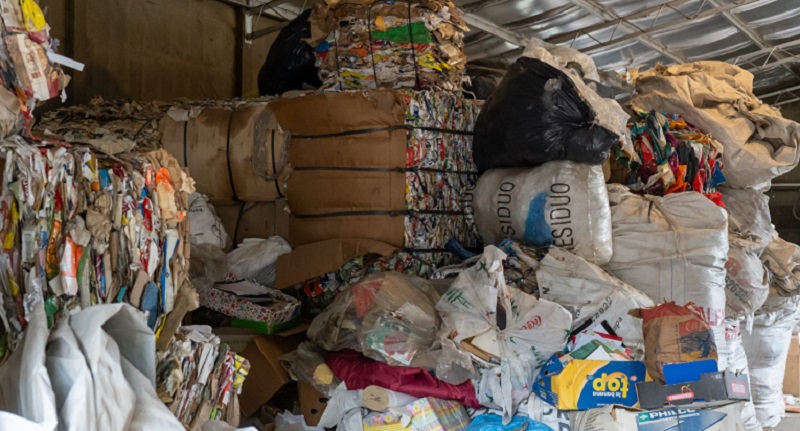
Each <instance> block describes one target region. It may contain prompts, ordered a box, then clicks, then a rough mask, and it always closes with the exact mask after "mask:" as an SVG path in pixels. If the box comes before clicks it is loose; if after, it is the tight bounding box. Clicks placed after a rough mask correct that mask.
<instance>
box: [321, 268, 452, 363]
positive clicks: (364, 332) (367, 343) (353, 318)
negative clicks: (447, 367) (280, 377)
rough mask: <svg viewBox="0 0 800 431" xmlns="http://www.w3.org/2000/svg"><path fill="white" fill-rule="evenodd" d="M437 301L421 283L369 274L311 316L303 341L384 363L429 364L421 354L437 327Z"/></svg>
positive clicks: (398, 276)
mask: <svg viewBox="0 0 800 431" xmlns="http://www.w3.org/2000/svg"><path fill="white" fill-rule="evenodd" d="M438 300H439V294H438V293H437V292H436V290H435V289H434V288H433V286H431V284H430V283H429V282H428V281H427V280H423V279H421V278H417V277H412V276H407V275H403V274H400V273H396V272H385V273H379V274H374V275H370V276H367V277H365V278H364V279H363V280H362V281H361V282H359V283H357V284H355V285H353V286H352V287H351V288H350V289H348V290H346V291H344V292H342V293H340V294H339V296H337V297H336V299H335V300H334V301H333V303H332V304H331V305H330V306H328V308H326V309H325V310H324V311H323V312H322V313H320V314H319V315H318V316H317V317H316V318H314V320H313V321H312V322H311V326H310V327H309V328H308V338H309V339H310V340H312V341H314V342H315V343H317V344H318V345H319V346H320V347H322V348H323V349H325V350H327V351H338V350H344V349H352V350H356V351H359V352H362V353H363V354H364V355H365V356H367V357H369V358H372V359H375V360H377V361H381V362H384V363H387V364H389V365H403V366H414V367H420V366H423V367H424V366H428V365H434V364H431V363H430V361H429V360H428V355H427V353H428V350H429V349H430V347H431V345H432V344H433V342H434V341H435V339H436V334H437V332H438V331H439V327H440V326H441V320H440V319H439V315H438V314H437V313H436V302H437V301H438ZM434 366H435V365H434Z"/></svg>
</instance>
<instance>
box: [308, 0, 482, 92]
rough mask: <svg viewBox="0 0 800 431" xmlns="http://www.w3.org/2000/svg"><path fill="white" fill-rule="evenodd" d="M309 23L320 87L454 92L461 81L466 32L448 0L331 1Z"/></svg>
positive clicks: (314, 12)
mask: <svg viewBox="0 0 800 431" xmlns="http://www.w3.org/2000/svg"><path fill="white" fill-rule="evenodd" d="M309 22H310V23H311V37H310V38H309V39H306V41H307V42H308V43H309V44H310V45H311V46H313V47H314V48H315V53H316V55H317V67H318V68H319V78H320V80H321V81H322V88H323V89H331V90H363V89H372V88H379V87H391V88H416V89H428V88H443V89H446V90H458V89H459V88H461V84H462V82H463V81H464V80H465V79H466V75H465V73H464V67H465V66H466V63H467V57H466V56H465V55H464V51H463V50H464V33H465V32H468V31H469V28H468V27H467V24H466V22H464V20H463V18H461V15H460V14H459V12H458V9H457V8H456V7H455V5H454V4H453V3H451V2H449V1H443V0H424V1H421V2H415V3H411V2H405V1H401V2H396V3H383V2H372V1H365V0H349V1H342V2H339V1H333V0H331V1H328V2H327V3H325V2H320V3H317V4H316V5H315V6H314V8H313V9H312V12H311V15H310V17H309Z"/></svg>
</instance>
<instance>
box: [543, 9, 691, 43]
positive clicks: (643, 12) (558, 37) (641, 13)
mask: <svg viewBox="0 0 800 431" xmlns="http://www.w3.org/2000/svg"><path fill="white" fill-rule="evenodd" d="M690 1H693V0H672V1H670V2H667V3H664V4H661V5H657V6H652V7H648V8H644V9H640V10H638V11H636V12H634V13H632V14H630V15H625V16H623V17H621V18H619V19H617V20H615V21H603V22H601V23H597V24H594V25H590V26H587V27H583V28H579V29H577V30H573V31H570V32H567V33H559V34H555V35H553V36H550V37H548V38H547V39H546V40H545V41H546V42H550V43H554V44H559V43H564V42H569V41H571V40H574V39H575V38H577V37H580V36H581V35H584V34H585V35H588V34H589V33H591V32H594V31H597V30H603V29H606V28H610V27H613V26H616V25H618V24H619V23H620V22H622V21H631V20H634V19H640V18H647V17H649V16H651V15H658V14H659V13H660V12H661V11H662V10H664V9H672V8H675V7H678V6H680V5H682V4H684V3H687V2H690Z"/></svg>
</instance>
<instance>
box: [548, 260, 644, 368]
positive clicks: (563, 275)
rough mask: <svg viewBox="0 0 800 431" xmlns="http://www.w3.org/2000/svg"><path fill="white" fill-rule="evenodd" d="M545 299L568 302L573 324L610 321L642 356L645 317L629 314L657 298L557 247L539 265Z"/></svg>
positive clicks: (614, 328)
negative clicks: (638, 317)
mask: <svg viewBox="0 0 800 431" xmlns="http://www.w3.org/2000/svg"><path fill="white" fill-rule="evenodd" d="M536 281H537V283H538V286H539V294H540V295H541V298H542V299H546V300H548V301H553V302H555V303H556V304H560V305H562V306H564V307H565V308H566V309H567V310H569V311H570V312H571V313H572V316H573V319H574V321H573V326H574V327H576V328H577V327H580V326H582V325H583V324H584V323H585V322H587V321H589V320H593V321H594V322H595V323H598V324H599V323H600V322H602V321H604V320H605V321H606V322H607V323H608V325H609V327H610V328H611V329H613V331H614V332H615V333H616V335H618V336H620V337H622V341H623V342H624V343H625V346H626V347H627V348H629V349H631V351H633V352H634V353H635V354H636V353H638V354H637V355H636V356H641V355H642V354H643V352H644V337H643V335H642V322H641V320H639V319H637V318H635V317H633V316H631V315H629V314H628V312H629V311H630V310H633V309H636V308H644V307H652V306H653V305H655V304H653V300H652V299H650V298H649V297H648V296H647V295H645V294H644V293H642V292H641V291H639V290H637V289H635V288H633V287H631V286H628V285H627V284H625V283H623V282H622V281H620V280H618V279H616V278H614V276H612V275H610V274H608V273H607V272H605V271H603V270H602V269H600V268H599V267H597V266H595V265H592V264H591V263H589V262H587V261H585V260H583V259H581V258H580V257H578V256H575V255H574V254H572V253H569V252H567V251H565V250H561V249H559V248H556V247H553V248H551V249H550V251H549V252H548V253H547V256H545V257H544V259H542V261H541V265H540V266H539V267H538V268H537V269H536Z"/></svg>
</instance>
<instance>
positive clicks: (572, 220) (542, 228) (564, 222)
mask: <svg viewBox="0 0 800 431" xmlns="http://www.w3.org/2000/svg"><path fill="white" fill-rule="evenodd" d="M474 210H475V221H476V222H477V225H478V229H479V230H480V233H481V236H482V237H483V242H484V244H498V243H499V242H500V241H502V240H503V239H504V238H512V239H514V240H516V241H519V242H522V243H526V244H530V245H537V246H547V245H555V246H558V247H563V248H565V249H568V250H570V251H572V252H573V253H575V254H577V255H578V256H580V257H582V258H584V259H586V260H588V261H590V262H592V263H596V264H603V263H605V262H608V260H609V259H610V258H611V252H612V247H611V221H610V213H609V208H608V196H607V194H606V188H605V179H604V177H603V169H602V167H601V166H592V165H584V164H580V163H574V162H570V161H556V162H549V163H545V164H544V165H542V166H539V167H536V168H530V169H528V168H522V169H493V170H490V171H487V172H486V173H485V174H483V175H482V176H481V178H480V180H478V184H477V186H476V188H475V200H474Z"/></svg>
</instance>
